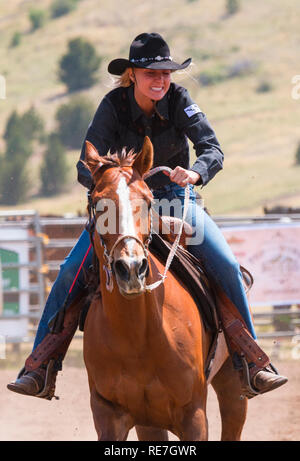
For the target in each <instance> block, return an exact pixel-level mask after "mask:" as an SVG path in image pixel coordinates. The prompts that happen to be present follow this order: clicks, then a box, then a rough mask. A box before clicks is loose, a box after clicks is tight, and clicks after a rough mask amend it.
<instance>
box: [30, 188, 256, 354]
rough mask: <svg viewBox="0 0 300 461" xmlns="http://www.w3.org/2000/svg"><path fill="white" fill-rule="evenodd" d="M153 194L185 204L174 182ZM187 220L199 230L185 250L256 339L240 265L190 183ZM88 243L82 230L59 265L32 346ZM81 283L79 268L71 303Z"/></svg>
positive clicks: (40, 336) (63, 294) (58, 304)
mask: <svg viewBox="0 0 300 461" xmlns="http://www.w3.org/2000/svg"><path fill="white" fill-rule="evenodd" d="M153 195H154V198H155V200H160V199H162V198H165V199H167V200H174V199H175V200H176V199H179V200H180V201H181V204H183V203H184V188H182V187H180V186H178V185H176V184H175V183H174V184H172V185H170V186H164V187H163V188H162V189H160V190H159V191H154V192H153ZM186 221H187V222H188V223H190V224H191V225H192V227H193V229H196V233H198V238H195V239H194V240H195V241H196V243H193V244H191V245H189V246H188V250H189V251H190V252H191V253H192V254H193V255H194V256H196V257H197V258H198V259H199V260H200V261H201V262H202V264H203V266H204V267H205V269H206V271H207V273H208V274H209V275H210V276H211V277H213V278H214V279H215V280H216V281H217V282H218V283H219V284H220V285H221V287H222V288H223V289H224V291H225V293H226V294H227V296H228V297H229V299H230V300H231V301H232V302H233V303H234V304H235V306H236V307H237V309H238V310H239V312H240V314H241V315H242V317H243V318H244V320H245V322H246V324H247V327H248V329H249V331H250V333H251V334H252V336H253V337H254V338H256V334H255V330H254V326H253V323H252V318H251V315H250V311H249V305H248V300H247V296H246V293H245V290H244V286H243V281H242V280H243V279H242V274H241V271H240V266H239V264H238V262H237V260H236V258H235V257H234V255H233V253H232V251H231V249H230V247H229V245H228V244H227V242H226V240H225V238H224V236H223V234H222V232H221V231H220V229H219V228H218V226H217V225H216V224H215V223H214V221H213V220H212V219H211V218H210V216H209V215H208V214H207V213H206V212H205V211H204V210H203V208H202V207H201V206H199V204H197V201H196V195H195V192H194V188H193V187H192V186H190V201H189V209H188V213H187V217H186ZM198 240H200V241H198ZM197 241H198V242H197ZM89 244H90V240H89V233H88V232H87V231H86V230H84V231H83V232H82V234H81V235H80V237H79V240H78V242H77V243H76V245H75V246H74V248H73V249H72V251H71V252H70V253H69V255H68V256H67V257H66V259H65V260H64V262H63V263H62V264H61V266H60V271H59V274H58V276H57V279H56V280H55V282H54V284H53V287H52V289H51V292H50V294H49V297H48V299H47V302H46V305H45V309H44V312H43V315H42V317H41V320H40V323H39V326H38V330H37V334H36V338H35V342H34V346H33V349H35V348H36V347H37V346H38V344H40V342H41V341H42V340H43V339H44V337H45V336H46V334H47V333H49V326H48V323H49V322H50V321H51V319H52V318H53V317H54V316H55V315H56V314H57V313H58V312H59V310H60V309H61V307H62V305H63V303H64V301H65V299H66V296H67V294H68V291H69V289H70V287H71V285H72V283H73V280H74V278H75V276H76V273H77V270H78V268H79V266H80V264H81V262H82V260H83V258H84V255H85V254H86V251H87V249H88V247H89ZM91 264H92V250H91V251H90V253H89V254H88V256H87V258H86V260H85V263H84V266H83V267H84V268H85V269H87V268H88V267H89V266H90V265H91ZM83 285H84V280H83V271H81V272H80V274H79V277H78V279H77V281H76V283H75V285H74V288H73V289H72V292H71V295H70V298H69V301H70V303H71V302H72V301H73V300H74V299H75V297H76V296H77V295H78V294H79V293H80V291H81V290H82V287H83Z"/></svg>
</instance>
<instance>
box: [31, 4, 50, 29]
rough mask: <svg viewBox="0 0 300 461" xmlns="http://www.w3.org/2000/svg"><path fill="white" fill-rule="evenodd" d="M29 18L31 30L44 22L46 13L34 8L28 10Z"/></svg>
mask: <svg viewBox="0 0 300 461" xmlns="http://www.w3.org/2000/svg"><path fill="white" fill-rule="evenodd" d="M29 19H30V22H31V29H32V30H36V29H40V28H41V27H43V25H44V24H45V22H46V13H45V11H43V10H38V9H35V8H34V9H32V10H30V11H29Z"/></svg>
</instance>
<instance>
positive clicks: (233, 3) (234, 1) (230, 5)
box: [226, 0, 240, 15]
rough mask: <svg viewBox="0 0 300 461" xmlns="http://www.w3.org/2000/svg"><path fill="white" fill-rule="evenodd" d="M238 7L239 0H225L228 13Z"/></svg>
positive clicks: (235, 10) (231, 12)
mask: <svg viewBox="0 0 300 461" xmlns="http://www.w3.org/2000/svg"><path fill="white" fill-rule="evenodd" d="M239 9H240V0H226V10H227V14H228V15H232V14H235V13H237V12H238V11H239Z"/></svg>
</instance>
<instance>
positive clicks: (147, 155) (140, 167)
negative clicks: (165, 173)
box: [133, 136, 153, 176]
mask: <svg viewBox="0 0 300 461" xmlns="http://www.w3.org/2000/svg"><path fill="white" fill-rule="evenodd" d="M152 163H153V146H152V142H151V141H150V138H148V136H145V139H144V144H143V147H142V150H141V152H140V153H139V154H138V156H137V157H136V159H135V161H134V162H133V167H134V168H135V169H136V170H137V171H138V172H139V173H140V175H141V176H143V175H144V174H145V173H147V171H149V170H150V168H151V167H152Z"/></svg>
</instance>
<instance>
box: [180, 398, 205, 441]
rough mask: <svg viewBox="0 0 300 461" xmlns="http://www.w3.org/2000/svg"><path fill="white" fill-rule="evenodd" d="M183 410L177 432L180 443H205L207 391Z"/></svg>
mask: <svg viewBox="0 0 300 461" xmlns="http://www.w3.org/2000/svg"><path fill="white" fill-rule="evenodd" d="M203 394H205V395H202V396H201V397H199V398H198V399H197V401H194V402H193V403H191V404H190V405H187V406H186V408H185V410H184V417H183V419H182V424H181V427H180V428H179V431H178V436H179V439H180V441H207V440H208V423H207V417H206V398H207V391H205V392H204V393H203Z"/></svg>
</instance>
